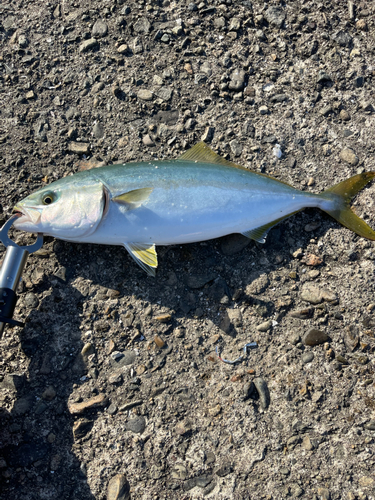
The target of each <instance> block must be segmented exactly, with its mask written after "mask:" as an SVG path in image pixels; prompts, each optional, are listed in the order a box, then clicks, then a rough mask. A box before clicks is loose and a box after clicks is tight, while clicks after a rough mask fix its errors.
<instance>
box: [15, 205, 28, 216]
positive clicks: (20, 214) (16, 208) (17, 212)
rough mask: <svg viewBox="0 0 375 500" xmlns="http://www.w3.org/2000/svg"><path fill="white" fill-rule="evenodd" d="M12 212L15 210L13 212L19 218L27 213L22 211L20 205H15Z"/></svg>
mask: <svg viewBox="0 0 375 500" xmlns="http://www.w3.org/2000/svg"><path fill="white" fill-rule="evenodd" d="M12 212H13V214H14V215H16V216H17V217H18V218H20V217H22V216H23V215H25V214H24V213H23V212H22V210H21V209H20V208H19V207H17V206H15V207H14V208H13V210H12Z"/></svg>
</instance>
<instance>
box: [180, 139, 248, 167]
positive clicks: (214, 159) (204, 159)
mask: <svg viewBox="0 0 375 500" xmlns="http://www.w3.org/2000/svg"><path fill="white" fill-rule="evenodd" d="M177 160H183V161H187V160H188V161H195V162H200V163H213V164H217V165H226V166H227V167H235V168H241V169H244V170H247V168H244V167H241V165H236V164H235V163H233V162H231V161H228V160H226V159H225V158H222V157H221V156H219V155H218V154H217V153H215V152H214V151H212V149H211V148H209V147H208V146H207V144H206V143H204V142H198V144H196V145H195V146H193V147H192V148H190V149H188V150H187V151H186V152H185V153H184V154H183V155H181V156H179V157H178V158H177Z"/></svg>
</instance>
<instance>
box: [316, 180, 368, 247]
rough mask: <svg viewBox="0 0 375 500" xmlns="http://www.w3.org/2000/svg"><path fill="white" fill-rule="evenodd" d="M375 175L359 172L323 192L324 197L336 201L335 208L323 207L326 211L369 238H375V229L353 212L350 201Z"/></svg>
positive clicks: (360, 234) (349, 227) (355, 231)
mask: <svg viewBox="0 0 375 500" xmlns="http://www.w3.org/2000/svg"><path fill="white" fill-rule="evenodd" d="M374 177H375V172H364V173H362V174H357V175H354V176H353V177H350V179H347V180H345V181H342V182H340V183H339V184H336V185H335V186H333V187H331V188H329V189H327V190H326V191H324V192H323V193H322V194H321V196H322V198H325V199H329V200H331V201H333V202H334V208H333V209H326V208H324V207H322V209H323V210H324V211H325V212H327V213H328V214H329V215H330V216H331V217H333V218H334V219H336V220H337V222H339V223H340V224H342V225H343V226H345V227H347V228H348V229H350V230H351V231H353V232H354V233H356V234H358V235H359V236H362V237H363V238H367V239H369V240H375V231H374V230H373V229H371V227H370V226H368V225H367V224H366V222H365V221H364V220H362V219H360V218H359V217H358V216H357V215H356V214H355V213H354V212H353V210H352V209H351V208H350V202H351V200H352V198H354V196H355V195H356V194H357V193H358V192H359V191H360V190H361V189H363V188H364V187H365V186H366V184H367V183H368V182H370V181H371V180H372V179H373V178H374Z"/></svg>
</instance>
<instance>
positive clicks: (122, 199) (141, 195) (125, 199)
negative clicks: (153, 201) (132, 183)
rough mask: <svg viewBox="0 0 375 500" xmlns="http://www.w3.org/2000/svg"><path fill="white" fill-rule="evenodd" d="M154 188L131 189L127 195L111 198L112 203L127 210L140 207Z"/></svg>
mask: <svg viewBox="0 0 375 500" xmlns="http://www.w3.org/2000/svg"><path fill="white" fill-rule="evenodd" d="M153 190H154V188H141V189H133V191H128V192H127V193H122V194H119V195H117V196H115V197H113V198H112V201H114V202H116V203H120V204H121V205H126V206H128V209H129V210H132V209H134V208H138V207H140V206H141V205H142V204H143V203H144V202H145V201H146V200H148V198H149V196H150V194H151V193H152V191H153Z"/></svg>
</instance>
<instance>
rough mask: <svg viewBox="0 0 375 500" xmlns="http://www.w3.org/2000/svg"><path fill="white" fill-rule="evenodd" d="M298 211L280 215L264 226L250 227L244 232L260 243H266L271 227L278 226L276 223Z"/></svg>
mask: <svg viewBox="0 0 375 500" xmlns="http://www.w3.org/2000/svg"><path fill="white" fill-rule="evenodd" d="M297 212H299V210H296V211H295V212H292V213H291V214H288V215H284V217H280V218H279V219H276V220H273V221H271V222H268V223H267V224H264V226H259V227H256V228H254V229H250V230H249V231H244V232H243V233H242V234H243V235H244V236H246V237H247V238H250V239H252V240H255V241H257V242H258V243H265V242H266V237H267V234H268V231H269V230H270V229H271V227H273V226H276V224H278V223H279V222H281V221H282V220H284V219H287V218H288V217H290V216H291V215H294V214H296V213H297Z"/></svg>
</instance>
